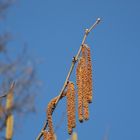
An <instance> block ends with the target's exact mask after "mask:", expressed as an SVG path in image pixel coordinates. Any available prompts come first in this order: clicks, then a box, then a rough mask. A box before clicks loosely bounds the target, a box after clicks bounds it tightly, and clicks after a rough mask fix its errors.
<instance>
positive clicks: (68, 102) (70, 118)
mask: <svg viewBox="0 0 140 140" xmlns="http://www.w3.org/2000/svg"><path fill="white" fill-rule="evenodd" d="M71 102H72V101H71V87H70V82H69V83H68V87H67V119H68V133H69V134H72V117H71V113H72V107H71Z"/></svg>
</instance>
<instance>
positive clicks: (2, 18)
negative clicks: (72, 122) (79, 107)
mask: <svg viewBox="0 0 140 140" xmlns="http://www.w3.org/2000/svg"><path fill="white" fill-rule="evenodd" d="M139 9H140V2H139V1H138V0H133V1H132V0H123V1H122V0H117V1H115V0H106V1H101V0H77V1H74V0H71V1H70V0H67V1H66V0H59V1H54V0H42V1H40V0H30V1H29V0H0V94H1V95H2V94H3V93H5V92H7V91H8V89H9V85H10V83H11V82H12V81H13V80H14V81H16V87H15V96H14V107H13V112H14V118H15V124H14V135H13V140H24V139H27V140H34V139H35V138H36V137H37V136H38V134H39V132H40V130H41V128H42V126H43V123H44V121H45V119H46V108H47V104H48V103H49V101H50V100H51V99H52V98H53V97H55V96H57V95H58V94H59V92H60V90H61V88H62V86H63V83H64V81H65V78H66V75H67V73H68V70H69V67H70V64H71V59H72V57H73V56H75V55H76V53H77V51H78V49H79V46H80V44H81V41H82V38H83V35H84V29H86V28H88V27H90V26H91V25H92V24H93V23H94V22H95V21H96V19H97V18H98V17H100V18H101V23H100V24H99V25H98V26H97V27H96V29H94V30H93V31H92V32H91V33H90V34H89V36H88V38H87V41H86V43H87V44H88V45H89V46H90V47H91V54H92V63H93V80H94V84H93V85H94V100H93V103H92V104H90V119H89V121H86V122H84V123H82V124H80V123H79V121H78V119H77V124H76V125H77V126H76V128H75V132H77V134H78V140H85V139H93V140H118V139H119V140H132V139H140V133H139V130H140V121H139V118H140V111H139V106H140V102H139V99H140V88H139V87H140V86H139V82H140V74H139V72H140V62H139V61H140V41H139V36H140V27H139V25H140V14H139ZM74 77H75V70H74V73H73V74H72V76H71V80H73V81H74V82H75V78H74ZM4 104H5V100H4V99H2V100H0V139H3V138H4V136H5V123H4V122H5V117H6V116H5V114H3V112H4V111H3V108H4V107H3V106H4ZM53 121H54V128H55V132H56V135H57V139H58V140H67V139H69V138H70V136H69V135H68V133H67V114H66V101H65V100H62V101H60V103H59V104H58V107H57V109H56V110H55V112H54V114H53Z"/></svg>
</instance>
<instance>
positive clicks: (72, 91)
mask: <svg viewBox="0 0 140 140" xmlns="http://www.w3.org/2000/svg"><path fill="white" fill-rule="evenodd" d="M70 90H71V118H72V122H71V123H72V124H71V126H72V128H74V127H76V120H75V89H74V83H72V82H71V83H70Z"/></svg>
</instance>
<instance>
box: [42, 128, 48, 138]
mask: <svg viewBox="0 0 140 140" xmlns="http://www.w3.org/2000/svg"><path fill="white" fill-rule="evenodd" d="M43 140H48V131H46V130H45V131H43Z"/></svg>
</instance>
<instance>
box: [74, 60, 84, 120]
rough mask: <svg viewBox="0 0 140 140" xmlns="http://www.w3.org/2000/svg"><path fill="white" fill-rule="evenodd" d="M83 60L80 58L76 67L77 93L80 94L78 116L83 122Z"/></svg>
mask: <svg viewBox="0 0 140 140" xmlns="http://www.w3.org/2000/svg"><path fill="white" fill-rule="evenodd" d="M81 61H82V59H80V60H79V62H78V65H77V69H76V84H77V94H78V118H79V121H80V122H83V95H82V67H81Z"/></svg>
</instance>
